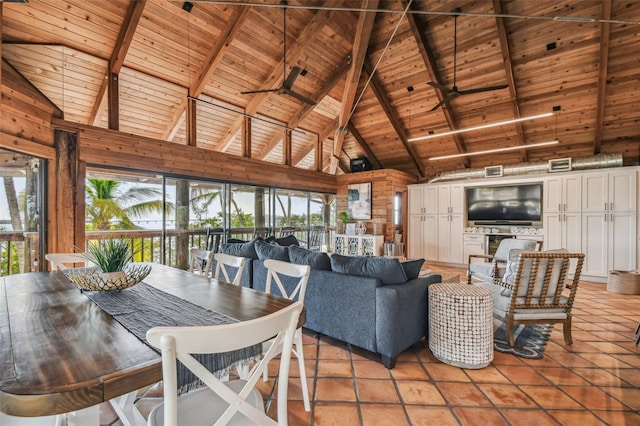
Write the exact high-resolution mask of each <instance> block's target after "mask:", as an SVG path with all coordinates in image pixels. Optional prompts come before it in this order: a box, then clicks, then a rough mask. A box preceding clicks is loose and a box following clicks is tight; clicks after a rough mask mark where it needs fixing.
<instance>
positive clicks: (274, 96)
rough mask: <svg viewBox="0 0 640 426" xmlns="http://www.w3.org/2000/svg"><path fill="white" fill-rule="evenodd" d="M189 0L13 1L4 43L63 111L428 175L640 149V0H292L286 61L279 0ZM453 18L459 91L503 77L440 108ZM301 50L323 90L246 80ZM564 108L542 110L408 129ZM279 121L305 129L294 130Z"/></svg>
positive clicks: (336, 169) (263, 153)
mask: <svg viewBox="0 0 640 426" xmlns="http://www.w3.org/2000/svg"><path fill="white" fill-rule="evenodd" d="M191 3H192V6H193V7H192V8H191V9H190V11H188V10H185V9H189V8H188V7H184V2H183V1H170V0H147V1H129V0H109V1H98V0H29V1H28V2H26V3H22V2H6V1H5V2H4V3H3V4H2V7H3V11H2V12H3V13H2V27H1V30H2V41H3V46H2V56H3V58H4V59H5V60H6V62H5V64H6V63H8V64H10V65H11V66H12V67H14V68H15V69H16V70H18V71H19V72H20V73H21V74H22V75H23V76H24V77H25V78H26V79H28V80H29V81H30V82H31V83H32V84H33V85H34V86H35V87H37V88H38V89H39V90H40V91H41V92H42V93H43V94H44V95H46V96H47V97H48V98H49V99H50V100H51V101H52V102H54V103H55V104H56V105H57V106H58V107H59V108H60V109H61V110H62V111H63V112H64V118H65V119H66V120H68V121H73V122H79V123H83V124H91V125H95V126H99V127H111V128H119V130H121V131H124V132H129V133H134V134H138V135H144V136H149V137H153V138H157V139H162V140H168V141H172V142H175V143H179V144H186V143H191V144H194V143H195V144H196V145H197V146H199V147H203V148H206V149H211V150H217V151H224V152H227V153H232V154H237V155H245V156H251V157H252V158H257V159H264V160H265V161H270V162H276V163H290V164H291V165H293V166H296V167H301V168H307V169H316V168H322V169H323V170H324V171H325V172H327V173H343V172H345V171H348V168H349V159H352V158H356V157H362V156H365V157H368V158H369V160H370V161H371V163H373V165H374V167H375V168H393V169H397V170H402V171H405V172H408V173H411V174H415V175H416V176H418V177H419V178H428V177H431V176H434V175H436V174H437V173H438V172H440V171H444V170H455V169H461V168H466V167H474V168H475V167H485V166H489V165H507V164H513V163H520V162H531V161H541V160H548V159H554V158H565V157H580V156H588V155H592V154H598V153H618V152H619V153H622V154H623V157H624V162H625V164H638V158H639V156H640V148H639V146H640V101H639V99H640V96H639V95H640V78H639V75H640V35H639V31H640V1H635V0H573V1H569V0H567V1H562V0H536V1H532V0H479V1H458V0H424V1H419V0H413V1H404V0H403V1H398V0H393V1H391V0H389V1H385V0H380V1H376V0H369V1H367V0H364V1H356V0H326V1H323V0H289V1H288V3H287V8H286V64H284V63H283V62H284V61H283V60H284V57H283V48H284V47H285V46H283V40H284V34H283V17H284V16H285V14H284V13H283V7H282V4H281V2H280V1H279V0H248V1H244V2H237V1H226V2H217V1H192V2H191ZM456 8H459V12H453V11H454V10H455V9H456ZM363 9H369V10H368V11H364V10H363ZM405 9H407V12H406V13H404V11H405ZM372 10H374V11H372ZM454 13H455V14H457V18H455V19H454ZM454 20H457V48H456V55H457V56H456V59H457V61H456V65H457V69H456V85H457V86H458V88H459V90H462V91H464V90H468V89H475V88H484V87H488V86H496V85H506V86H507V87H506V88H504V89H499V90H494V91H488V92H481V93H475V94H467V95H463V96H459V97H455V98H453V99H451V100H449V101H447V102H445V104H444V105H443V107H442V108H438V109H436V110H435V111H430V109H431V108H432V107H433V106H434V105H436V104H437V103H438V102H440V101H441V100H442V99H443V97H442V93H441V92H440V91H439V90H436V89H434V88H433V87H432V86H430V85H428V84H427V83H428V82H439V83H441V84H442V85H444V86H446V87H451V86H453V75H454V72H453V71H454V60H453V59H454ZM3 66H6V65H3ZM293 66H297V67H300V68H301V69H302V70H304V71H303V72H302V73H301V74H300V75H299V76H298V77H297V79H296V80H295V82H294V84H293V86H292V89H293V90H294V91H295V92H296V93H299V94H300V95H302V96H303V97H307V98H310V99H312V100H313V101H315V102H316V105H313V106H312V105H308V104H307V103H305V102H303V101H301V100H299V99H297V98H295V97H292V96H290V95H287V94H284V93H273V92H270V93H258V94H242V93H241V92H245V91H255V90H264V89H276V88H279V87H280V86H281V85H282V84H283V81H284V78H285V76H288V75H289V73H290V71H291V69H292V67H293ZM109 71H110V72H111V73H112V75H114V76H116V77H117V78H115V77H114V78H113V80H114V81H115V80H117V82H118V85H117V88H118V90H117V101H116V102H114V101H113V100H112V101H111V102H110V101H109V96H108V95H109V89H108V86H109V84H108V83H109V77H108V76H109ZM283 72H284V75H283ZM112 90H113V89H112ZM111 93H116V92H115V91H112V92H111ZM189 99H197V100H194V101H193V104H195V117H194V119H193V120H191V121H189V122H190V123H195V126H193V125H192V126H187V117H188V116H190V117H191V115H190V114H187V111H188V110H189V111H191V109H188V108H187V105H188V104H189V102H190V101H189ZM110 104H111V105H114V107H112V109H115V106H117V108H118V111H112V114H111V115H110V114H109V111H108V105H110ZM554 107H556V108H554ZM557 107H559V110H558V111H555V114H554V115H553V116H550V117H546V118H540V119H536V120H527V121H523V122H520V123H515V124H508V125H502V126H497V127H492V128H487V129H482V130H476V131H470V132H466V133H459V134H457V135H450V136H441V137H436V138H433V139H429V140H423V141H417V142H410V141H409V139H412V138H416V137H420V136H424V135H427V134H430V133H434V134H439V133H443V132H446V131H449V130H454V129H460V128H467V127H470V126H477V125H481V124H487V123H494V122H497V121H502V120H506V119H513V118H521V117H528V116H531V115H536V114H541V113H546V112H551V111H552V110H553V109H558V108H557ZM116 112H117V113H116ZM247 116H251V117H253V118H252V119H251V120H250V126H248V125H247V124H246V121H245V117H247ZM283 126H286V127H289V128H294V129H295V130H293V131H291V132H290V135H291V137H290V138H288V137H286V132H285V127H283ZM194 127H195V130H193V129H194ZM188 129H192V133H191V134H190V133H189V132H188ZM243 135H244V136H243ZM249 137H250V143H247V140H249V139H248V138H249ZM555 139H557V140H559V143H558V144H556V145H549V146H545V147H538V148H529V149H518V150H512V151H505V152H499V153H491V154H484V155H474V156H466V157H459V158H453V159H448V160H430V158H432V157H435V156H443V155H450V154H459V153H465V152H466V153H472V152H477V151H483V150H489V149H496V148H505V147H513V146H525V145H530V144H535V143H540V142H545V141H549V140H555ZM243 141H244V143H243ZM318 141H320V142H321V143H320V144H319V143H318ZM318 147H320V148H318ZM318 149H320V150H321V151H322V161H321V162H320V161H316V151H317V150H318ZM336 158H337V159H339V161H335V160H336ZM332 159H333V160H334V161H333V162H332Z"/></svg>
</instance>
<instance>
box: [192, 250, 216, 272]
mask: <svg viewBox="0 0 640 426" xmlns="http://www.w3.org/2000/svg"><path fill="white" fill-rule="evenodd" d="M189 255H190V256H191V261H190V263H189V272H193V273H196V274H200V275H204V276H206V277H208V276H209V274H210V273H211V260H212V259H213V252H212V251H210V250H202V249H199V248H197V247H192V248H191V249H189Z"/></svg>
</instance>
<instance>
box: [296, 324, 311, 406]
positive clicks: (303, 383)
mask: <svg viewBox="0 0 640 426" xmlns="http://www.w3.org/2000/svg"><path fill="white" fill-rule="evenodd" d="M294 339H295V342H294V343H295V347H296V348H295V351H294V354H295V355H296V358H298V368H299V369H300V387H301V388H302V400H303V401H304V410H305V411H311V403H310V402H309V388H308V386H307V372H306V371H305V366H304V350H303V346H302V330H301V329H298V330H296V335H295V337H294Z"/></svg>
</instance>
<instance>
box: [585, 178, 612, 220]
mask: <svg viewBox="0 0 640 426" xmlns="http://www.w3.org/2000/svg"><path fill="white" fill-rule="evenodd" d="M608 191H609V185H608V174H607V173H606V172H605V173H588V174H585V175H584V176H583V177H582V212H583V213H586V212H602V211H605V210H608V208H609V197H608V195H607V192H608Z"/></svg>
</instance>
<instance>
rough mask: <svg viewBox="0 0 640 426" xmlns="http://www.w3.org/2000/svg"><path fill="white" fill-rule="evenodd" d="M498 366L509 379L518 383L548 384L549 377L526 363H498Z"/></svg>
mask: <svg viewBox="0 0 640 426" xmlns="http://www.w3.org/2000/svg"><path fill="white" fill-rule="evenodd" d="M496 368H497V369H498V370H499V371H500V372H501V373H502V374H503V375H504V376H505V377H506V378H507V379H509V381H511V382H512V383H514V384H516V385H548V384H550V383H549V381H548V380H547V379H545V378H544V377H543V376H542V375H540V374H539V373H538V372H537V370H536V369H533V368H531V367H527V366H524V365H498V366H496Z"/></svg>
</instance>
